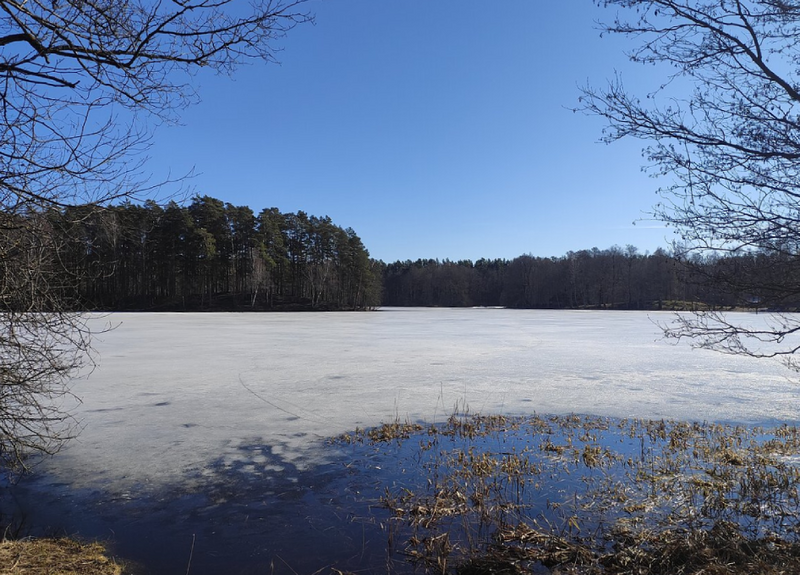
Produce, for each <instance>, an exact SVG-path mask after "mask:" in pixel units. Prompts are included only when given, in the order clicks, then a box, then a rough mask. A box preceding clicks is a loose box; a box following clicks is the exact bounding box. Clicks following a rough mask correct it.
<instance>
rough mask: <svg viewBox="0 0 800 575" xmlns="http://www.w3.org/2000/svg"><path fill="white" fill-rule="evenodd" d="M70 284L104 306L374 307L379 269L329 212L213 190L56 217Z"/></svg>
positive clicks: (90, 303)
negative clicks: (182, 199)
mask: <svg viewBox="0 0 800 575" xmlns="http://www.w3.org/2000/svg"><path fill="white" fill-rule="evenodd" d="M48 220H49V224H50V225H51V226H52V228H53V230H54V233H55V235H56V237H57V238H59V241H58V243H59V249H58V257H59V259H60V265H59V267H60V268H61V269H62V270H63V273H64V281H63V285H64V286H66V287H65V288H64V289H66V290H68V291H69V290H72V291H73V292H74V293H73V295H74V298H72V299H74V300H77V301H80V302H82V305H83V306H84V307H85V308H88V309H97V310H132V309H136V310H156V311H157V310H214V309H229V310H236V309H241V310H244V309H258V310H265V309H318V310H341V309H352V310H357V309H366V308H370V307H373V306H375V305H378V304H379V303H380V302H379V294H380V277H379V274H378V273H377V272H378V268H377V266H376V264H375V262H373V261H372V260H371V259H370V257H369V253H368V252H367V250H366V248H365V247H364V244H363V243H362V241H361V239H360V238H359V237H358V235H357V234H356V233H355V231H353V230H352V229H350V228H346V229H345V228H342V227H340V226H338V225H336V224H334V223H333V222H332V221H331V219H330V218H329V217H327V216H326V217H316V216H309V215H308V214H306V213H305V212H302V211H299V212H297V213H281V212H280V211H278V210H277V209H276V208H268V209H263V210H261V212H259V213H258V214H255V213H254V212H253V210H252V209H250V208H249V207H246V206H234V205H232V204H230V203H224V202H222V201H221V200H218V199H216V198H212V197H210V196H197V197H195V198H194V199H193V200H192V201H191V203H189V204H188V205H187V206H181V205H178V204H177V203H175V202H170V203H168V204H167V205H165V206H161V205H159V204H157V203H155V202H152V201H148V202H145V203H144V204H141V205H139V204H134V203H131V202H125V203H122V204H119V205H114V206H110V207H108V208H105V209H101V210H99V209H96V208H95V207H91V206H68V207H66V208H63V209H60V210H51V211H50V212H49V213H48Z"/></svg>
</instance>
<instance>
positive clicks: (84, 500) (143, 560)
mask: <svg viewBox="0 0 800 575" xmlns="http://www.w3.org/2000/svg"><path fill="white" fill-rule="evenodd" d="M330 449H331V451H332V458H331V460H330V461H328V462H327V463H325V464H322V465H319V466H317V467H313V468H308V469H303V470H300V469H297V468H295V467H294V466H293V465H292V464H291V463H287V462H286V461H284V460H283V459H281V458H280V457H278V456H276V455H274V454H273V453H272V450H271V449H270V448H269V447H268V446H264V445H262V444H259V443H257V442H253V443H251V444H249V445H242V446H241V447H240V448H239V450H240V456H241V457H239V458H237V459H235V460H234V461H231V460H230V458H229V457H225V458H220V459H218V460H215V461H214V462H212V463H211V464H210V465H207V466H205V467H204V468H203V469H202V470H198V471H197V472H196V473H195V474H194V476H191V477H187V479H186V482H185V483H184V484H182V485H181V486H176V487H173V488H170V489H166V490H162V491H149V490H142V492H141V493H127V492H126V493H121V494H117V495H115V496H110V495H108V494H107V493H106V492H103V491H102V490H82V489H73V488H71V487H70V486H69V485H67V484H64V483H59V482H56V481H53V480H52V478H50V477H48V476H46V475H38V474H37V475H33V476H29V477H24V478H22V479H21V480H20V481H19V482H18V483H17V484H16V485H13V486H8V485H6V486H4V487H3V488H2V490H0V509H2V511H3V518H4V519H5V521H4V523H9V521H10V522H11V523H12V524H13V527H12V528H11V529H12V531H16V532H17V533H18V534H19V535H56V536H60V535H70V536H79V537H85V538H92V539H94V538H97V539H101V540H107V541H108V542H109V543H110V545H111V547H112V549H113V551H114V553H115V554H117V555H119V556H120V557H124V558H126V559H130V560H133V561H135V562H137V563H139V564H141V565H140V567H139V568H138V569H135V571H137V572H141V573H148V574H162V573H163V574H168V573H169V574H174V573H181V572H185V571H186V568H187V565H188V561H189V558H190V554H191V573H192V574H193V575H203V574H211V573H273V572H274V573H294V572H297V573H313V572H315V571H317V570H318V569H320V568H322V567H326V566H330V565H336V566H337V567H338V568H340V569H343V570H346V569H356V568H359V567H360V566H364V565H373V566H374V565H381V564H385V561H386V545H385V540H384V539H383V536H382V535H381V534H380V529H379V528H376V525H377V523H379V522H380V521H381V519H382V517H385V516H386V515H387V512H386V511H383V510H376V509H374V505H375V504H376V503H377V499H378V497H379V487H380V484H381V479H380V478H379V477H373V475H372V473H371V471H372V470H373V469H374V467H375V466H374V465H372V464H370V463H369V462H368V460H369V459H370V457H377V455H376V454H370V455H364V456H359V455H357V454H356V453H354V452H352V450H351V451H349V452H348V453H347V454H345V453H343V452H341V450H340V449H339V448H336V447H333V446H331V447H330Z"/></svg>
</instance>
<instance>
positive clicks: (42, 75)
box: [0, 0, 309, 467]
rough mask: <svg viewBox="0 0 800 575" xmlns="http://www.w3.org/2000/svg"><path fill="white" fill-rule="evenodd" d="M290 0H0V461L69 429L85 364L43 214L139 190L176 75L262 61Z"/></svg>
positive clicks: (296, 4) (81, 334) (288, 15)
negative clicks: (68, 403) (73, 390)
mask: <svg viewBox="0 0 800 575" xmlns="http://www.w3.org/2000/svg"><path fill="white" fill-rule="evenodd" d="M303 2H304V0H253V1H252V2H250V3H249V6H244V5H243V4H244V3H241V2H234V1H233V0H163V1H151V0H13V1H7V0H0V114H1V115H2V117H1V118H0V274H1V275H0V464H5V465H6V466H9V467H11V466H22V467H24V464H25V454H26V453H27V452H30V451H31V450H33V451H43V452H48V453H51V452H53V451H55V450H57V449H58V447H59V446H60V445H61V444H62V442H63V440H64V439H66V438H67V437H69V436H70V434H71V429H72V428H71V426H70V425H69V414H68V413H66V412H65V411H64V410H63V408H62V405H63V404H62V401H61V400H62V399H63V398H64V397H65V395H68V393H69V385H68V384H69V381H70V378H71V377H73V376H74V375H75V373H76V371H77V370H79V369H80V368H81V367H82V366H83V365H84V363H85V362H86V361H87V360H88V361H91V358H90V357H89V356H88V355H87V353H88V352H89V351H90V332H89V330H88V329H87V326H86V323H85V317H84V316H83V315H82V314H80V313H77V312H75V311H74V310H75V309H76V308H75V305H74V302H71V301H69V295H70V294H71V293H74V292H73V291H72V290H71V289H70V288H71V286H70V285H69V284H70V283H71V282H73V281H75V280H76V278H74V277H73V276H70V275H69V274H68V273H65V271H67V270H64V269H63V266H61V265H60V261H59V249H58V246H57V245H56V242H57V240H56V237H57V236H56V235H55V234H53V233H51V231H52V226H51V223H52V222H51V219H50V218H49V217H48V214H49V213H50V212H52V211H54V210H57V211H59V213H63V210H65V209H67V208H70V207H73V206H90V207H93V208H97V209H102V207H103V206H104V205H108V203H109V202H112V201H114V200H118V199H121V198H130V197H141V196H142V195H143V194H146V193H147V192H148V191H149V190H150V189H151V188H152V186H151V185H150V184H148V179H147V177H146V175H145V174H144V172H143V167H144V162H145V160H146V158H145V156H144V155H143V152H145V151H146V149H147V147H148V144H149V141H150V136H151V133H152V131H151V128H152V126H154V125H155V124H157V123H162V122H164V121H167V122H169V121H173V120H176V119H177V116H178V113H179V111H180V110H181V109H183V108H184V106H186V105H187V104H190V103H191V102H193V101H194V100H195V97H196V94H195V92H194V90H193V89H192V85H191V82H190V79H189V77H188V76H187V74H190V73H191V72H192V71H193V70H196V69H199V68H204V67H208V68H212V69H215V70H217V71H220V72H223V73H229V72H231V71H233V70H234V68H235V67H236V65H237V64H239V63H241V62H242V61H243V60H247V59H251V58H259V59H262V60H266V61H272V60H274V57H275V50H276V48H275V46H274V41H275V40H276V39H278V38H281V37H282V36H283V35H284V34H285V33H286V32H287V31H289V30H290V29H291V28H293V27H294V26H296V25H297V24H299V23H301V22H305V21H307V20H309V16H308V15H307V14H306V13H305V12H304V11H303V9H302V8H303V7H302V4H303ZM83 213H86V212H85V211H84V212H83Z"/></svg>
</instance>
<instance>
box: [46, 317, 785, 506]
mask: <svg viewBox="0 0 800 575" xmlns="http://www.w3.org/2000/svg"><path fill="white" fill-rule="evenodd" d="M671 317H672V316H671V314H668V313H652V312H651V313H640V312H592V311H523V310H503V309H413V308H412V309H408V308H406V309H384V310H381V311H378V312H374V313H252V314H235V313H224V314H210V313H209V314H169V313H161V314H149V313H138V314H133V313H124V314H123V313H120V314H111V315H109V316H104V317H102V318H96V319H93V320H92V325H93V327H94V328H95V329H100V328H102V326H103V325H105V324H106V323H108V322H110V323H111V324H113V325H116V326H117V327H116V329H114V330H113V331H110V332H108V333H103V334H101V335H99V336H98V337H97V338H96V340H95V344H96V345H95V347H96V350H97V352H98V360H99V366H98V368H97V369H96V370H95V371H94V372H93V373H91V375H89V376H88V377H87V378H85V379H79V380H77V381H76V382H75V384H74V387H73V390H74V391H75V393H76V394H77V395H78V396H80V397H81V398H82V400H83V403H82V404H81V405H80V406H79V407H78V408H77V409H76V414H77V416H78V417H79V419H80V420H81V421H82V423H83V426H84V428H83V431H82V433H81V435H80V437H79V439H78V440H76V441H74V442H72V443H70V444H69V445H68V447H67V448H66V449H65V450H63V451H62V452H61V453H60V454H59V455H58V456H57V457H55V458H53V459H52V460H49V461H47V462H45V463H44V466H45V469H46V470H47V472H48V473H50V474H52V475H54V476H56V477H59V478H60V479H61V480H63V481H65V482H67V483H69V484H71V485H73V486H76V487H88V488H91V489H102V490H104V491H106V492H109V491H110V492H115V493H118V494H119V497H128V496H133V495H131V492H132V490H142V489H144V490H147V489H148V488H154V489H155V488H163V487H164V486H165V485H174V484H177V483H180V482H181V481H183V482H186V481H190V479H189V478H191V477H197V478H202V477H203V474H204V473H205V471H206V469H207V466H208V465H209V462H211V461H217V462H219V461H220V460H222V461H223V462H224V463H225V464H230V465H234V464H237V461H238V463H239V464H242V463H246V465H247V466H251V467H252V472H253V473H260V474H270V473H275V472H279V467H280V466H277V467H276V465H275V463H274V459H275V458H274V457H272V458H270V459H271V460H272V462H271V463H270V462H268V461H267V460H266V458H265V457H261V458H259V457H257V456H256V457H252V458H249V459H248V460H247V461H246V462H242V461H240V460H241V459H242V458H243V457H245V458H246V454H245V455H243V451H242V449H240V448H241V446H243V445H266V446H268V448H269V450H270V451H271V455H272V456H278V459H279V460H282V461H285V462H290V463H292V464H293V465H292V468H294V466H297V467H299V468H301V469H302V468H303V466H304V465H307V464H310V463H313V462H314V461H316V460H318V458H319V457H322V456H323V454H322V453H321V452H322V450H321V449H320V442H319V439H320V438H325V437H330V436H332V435H335V434H339V433H342V432H345V431H350V430H352V429H354V428H355V427H356V426H361V427H365V426H372V425H377V424H379V423H381V422H385V421H390V420H394V419H395V418H400V419H410V420H424V421H426V422H437V421H442V420H444V419H445V418H446V417H447V416H448V415H449V414H450V413H451V412H452V411H453V409H454V408H455V406H456V405H458V406H460V407H463V406H464V405H466V406H468V407H469V409H470V410H471V411H472V412H481V413H503V414H527V413H533V412H536V413H539V414H542V413H559V414H563V413H584V414H596V415H607V416H615V417H647V418H678V419H685V420H701V421H702V420H708V421H738V422H766V423H775V422H779V421H789V422H795V421H797V420H798V416H799V415H800V409H799V408H800V401H798V393H797V391H798V390H797V384H796V383H795V382H794V381H793V380H791V376H792V374H791V373H790V372H789V371H788V370H786V368H784V367H783V366H782V365H781V364H780V363H779V362H777V361H767V360H753V359H749V358H743V357H734V356H726V355H722V354H718V353H714V352H710V351H706V350H696V349H692V348H691V347H689V346H688V345H685V344H681V345H677V346H676V345H672V344H670V343H667V342H665V341H664V340H662V339H661V336H660V331H659V328H658V326H657V325H656V324H655V323H654V322H655V321H664V322H667V321H670V319H671ZM756 321H760V320H756ZM248 469H250V467H248Z"/></svg>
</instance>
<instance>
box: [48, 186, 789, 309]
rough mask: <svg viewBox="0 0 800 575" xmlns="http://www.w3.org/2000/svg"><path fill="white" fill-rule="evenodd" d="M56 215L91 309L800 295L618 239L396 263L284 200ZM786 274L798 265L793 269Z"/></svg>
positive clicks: (646, 301)
mask: <svg viewBox="0 0 800 575" xmlns="http://www.w3.org/2000/svg"><path fill="white" fill-rule="evenodd" d="M46 217H47V218H48V220H49V222H50V224H51V226H52V229H53V230H55V233H56V236H57V237H58V238H59V242H58V244H59V254H58V257H59V258H60V259H61V261H60V262H59V269H62V268H63V269H64V270H66V271H67V276H68V277H65V278H64V281H63V282H62V287H61V289H63V290H68V291H70V292H71V293H70V295H71V296H73V297H74V301H76V302H79V303H78V305H80V306H81V307H83V308H85V309H95V310H151V311H159V310H164V311H167V310H174V311H179V310H363V309H370V308H374V307H377V306H379V305H386V306H448V307H450V306H452V307H459V306H504V307H511V308H551V309H554V308H572V309H581V308H585V309H676V308H678V309H679V308H687V307H694V306H700V307H711V308H726V307H727V308H731V307H741V306H763V305H768V304H775V305H781V306H784V307H786V305H787V303H789V304H791V305H795V303H796V302H787V301H781V302H768V301H766V299H765V298H764V297H762V296H761V295H757V294H751V293H746V292H743V291H737V289H736V282H735V281H731V278H736V277H739V276H741V277H744V276H746V274H747V270H748V268H749V267H751V266H749V265H748V262H749V261H751V260H753V258H758V257H761V256H759V255H757V254H755V255H754V254H745V255H742V256H737V257H726V258H722V259H719V258H713V257H709V258H708V259H707V260H697V259H695V260H693V261H691V262H686V261H681V260H680V259H679V258H677V257H675V256H673V255H672V254H671V253H669V252H667V251H665V250H661V249H658V250H656V251H655V252H654V253H652V254H649V253H645V254H642V253H640V252H639V251H638V250H637V248H635V247H633V246H626V247H625V248H620V247H618V246H613V247H611V248H608V249H604V250H599V249H597V248H593V249H591V250H581V251H578V252H569V253H568V254H566V255H564V256H561V257H550V258H543V257H534V256H531V255H522V256H519V257H517V258H514V259H512V260H506V259H493V260H487V259H481V260H478V261H476V262H472V261H457V262H453V261H449V260H444V261H440V260H417V261H413V262H412V261H404V262H400V261H398V262H394V263H390V264H386V263H384V262H382V261H379V260H374V259H371V258H370V257H369V252H368V251H367V249H366V248H365V246H364V244H363V243H362V241H361V239H360V238H359V237H358V235H357V234H356V233H355V231H353V230H352V229H350V228H342V227H340V226H338V225H336V224H334V223H333V222H332V221H331V219H330V218H329V217H322V218H320V217H316V216H309V215H307V214H306V213H304V212H302V211H301V212H297V213H281V212H280V211H278V210H277V209H276V208H269V209H264V210H262V211H261V212H259V213H258V214H255V213H254V212H253V211H252V210H251V209H250V208H249V207H245V206H234V205H232V204H229V203H224V202H222V201H220V200H218V199H215V198H212V197H209V196H197V197H195V198H194V199H193V200H192V202H191V203H190V204H189V205H186V206H181V205H178V204H176V203H174V202H171V203H169V204H167V205H166V206H162V205H159V204H156V203H154V202H146V203H145V204H143V205H137V204H133V203H124V204H121V205H117V206H113V207H110V208H108V209H104V210H97V209H93V208H89V207H86V208H80V207H77V208H76V207H70V208H65V209H64V210H62V211H57V210H56V211H53V212H49V213H48V214H46ZM762 263H763V262H762ZM793 267H794V266H793ZM760 269H763V266H761V268H760ZM776 269H780V270H781V271H780V273H782V274H783V273H785V266H784V268H776ZM720 279H724V280H726V281H719V280H720ZM722 285H725V286H727V287H726V288H725V289H724V290H723V289H722V288H721V287H719V286H722Z"/></svg>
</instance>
